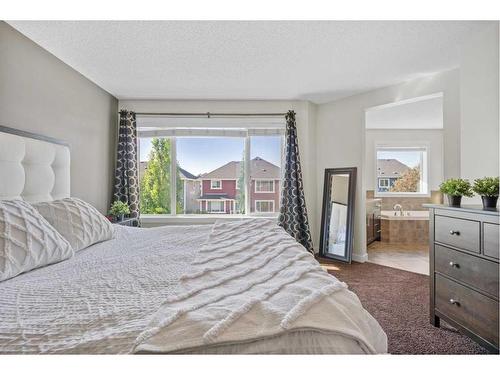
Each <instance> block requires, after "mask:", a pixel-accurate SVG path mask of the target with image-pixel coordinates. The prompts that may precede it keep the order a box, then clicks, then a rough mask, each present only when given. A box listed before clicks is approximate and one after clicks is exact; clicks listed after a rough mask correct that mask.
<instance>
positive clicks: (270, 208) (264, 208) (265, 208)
mask: <svg viewBox="0 0 500 375" xmlns="http://www.w3.org/2000/svg"><path fill="white" fill-rule="evenodd" d="M255 212H259V213H269V212H274V201H255Z"/></svg>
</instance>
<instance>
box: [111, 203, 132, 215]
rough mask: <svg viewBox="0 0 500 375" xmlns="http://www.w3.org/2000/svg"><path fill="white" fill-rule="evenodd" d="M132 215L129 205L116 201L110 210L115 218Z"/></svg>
mask: <svg viewBox="0 0 500 375" xmlns="http://www.w3.org/2000/svg"><path fill="white" fill-rule="evenodd" d="M129 213H130V208H129V207H128V204H127V203H125V202H122V201H114V202H113V204H112V205H111V208H110V209H109V214H110V215H113V216H119V215H128V214H129Z"/></svg>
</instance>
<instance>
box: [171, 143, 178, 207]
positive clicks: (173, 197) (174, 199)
mask: <svg viewBox="0 0 500 375" xmlns="http://www.w3.org/2000/svg"><path fill="white" fill-rule="evenodd" d="M170 213H171V214H173V215H176V214H177V141H176V139H175V137H171V138H170Z"/></svg>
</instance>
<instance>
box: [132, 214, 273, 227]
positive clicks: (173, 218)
mask: <svg viewBox="0 0 500 375" xmlns="http://www.w3.org/2000/svg"><path fill="white" fill-rule="evenodd" d="M253 217H265V218H270V219H276V220H277V219H278V214H268V215H264V214H261V215H240V214H232V215H228V214H226V215H221V214H199V215H196V214H186V215H149V214H143V215H141V225H142V226H143V227H149V226H160V225H197V224H213V223H215V221H216V220H227V221H236V220H248V219H251V218H253Z"/></svg>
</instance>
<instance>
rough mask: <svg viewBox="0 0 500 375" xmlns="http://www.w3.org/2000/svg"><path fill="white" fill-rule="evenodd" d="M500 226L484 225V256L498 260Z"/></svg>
mask: <svg viewBox="0 0 500 375" xmlns="http://www.w3.org/2000/svg"><path fill="white" fill-rule="evenodd" d="M499 228H500V225H498V224H493V223H483V254H484V255H486V256H489V257H492V258H496V259H498V253H499V251H500V250H499V247H500V243H499V238H498V237H499V236H500V231H499Z"/></svg>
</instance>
